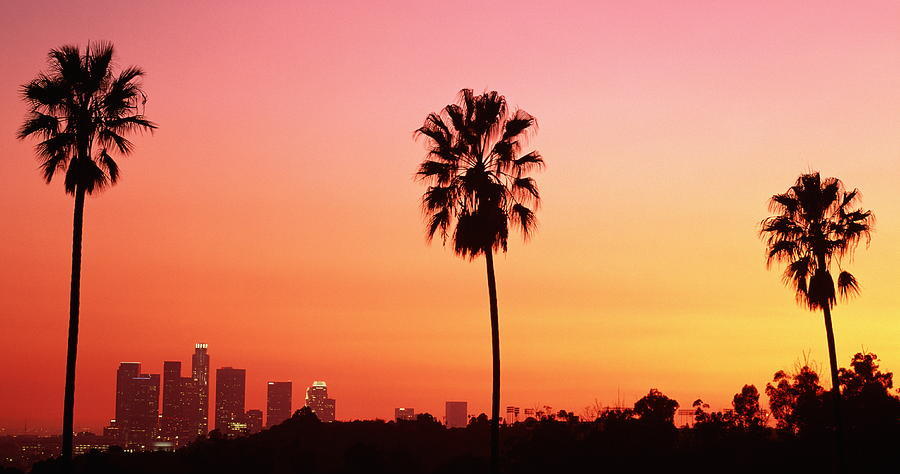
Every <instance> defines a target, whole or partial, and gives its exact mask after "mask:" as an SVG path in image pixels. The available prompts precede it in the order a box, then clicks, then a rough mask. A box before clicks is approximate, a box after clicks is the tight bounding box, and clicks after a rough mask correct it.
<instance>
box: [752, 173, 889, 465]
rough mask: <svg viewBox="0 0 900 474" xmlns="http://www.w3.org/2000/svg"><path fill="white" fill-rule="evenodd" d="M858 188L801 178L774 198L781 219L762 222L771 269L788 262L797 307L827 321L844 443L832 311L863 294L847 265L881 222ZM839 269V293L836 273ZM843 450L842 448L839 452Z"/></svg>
mask: <svg viewBox="0 0 900 474" xmlns="http://www.w3.org/2000/svg"><path fill="white" fill-rule="evenodd" d="M859 199H860V193H859V190H858V189H853V190H852V191H848V190H847V189H846V188H845V187H844V184H843V183H842V182H841V180H839V179H837V178H825V179H822V178H821V177H820V176H819V173H818V172H813V173H808V174H803V175H800V177H799V178H797V181H796V182H795V183H794V185H793V186H791V187H790V188H789V189H788V190H787V191H786V192H785V193H783V194H776V195H774V196H772V198H771V200H770V203H769V210H770V211H771V212H774V213H776V215H774V216H771V217H768V218H766V219H765V220H763V221H762V225H761V230H760V234H761V236H762V237H763V238H764V240H765V243H766V250H767V257H766V265H767V266H769V265H771V264H772V263H773V262H785V263H786V264H787V267H786V269H785V271H784V275H783V276H782V280H783V281H784V283H785V284H786V285H790V286H791V287H792V288H793V289H794V294H795V296H796V299H797V302H798V303H800V304H802V305H804V306H806V307H807V308H808V309H810V310H811V311H818V310H821V311H822V313H823V315H824V316H825V335H826V337H827V339H828V358H829V361H830V363H831V391H832V394H833V396H834V411H835V415H834V416H835V426H836V433H837V436H838V442H839V444H840V443H841V437H842V422H841V412H840V402H841V393H840V383H839V381H838V380H839V379H838V365H837V353H836V350H835V346H834V330H833V329H832V325H831V308H833V307H834V306H835V304H836V303H837V297H836V295H838V294H839V295H840V296H841V297H842V298H844V299H846V298H847V297H849V296H852V295H854V294H858V293H859V283H858V281H857V280H856V277H854V276H853V275H852V274H851V273H850V272H848V271H846V270H844V269H843V268H842V265H841V261H842V258H843V257H845V256H846V257H851V258H852V256H853V252H854V251H855V249H856V247H857V245H858V244H859V242H860V240H863V239H865V241H866V244H868V242H869V240H870V239H871V231H872V225H873V224H874V220H875V217H874V216H873V215H872V212H871V211H868V210H862V209H861V208H859V207H858V204H859ZM833 266H837V267H838V269H839V270H840V273H839V274H838V277H837V291H835V282H834V278H833V277H832V273H831V268H832V267H833ZM840 449H842V446H840V447H839V453H840Z"/></svg>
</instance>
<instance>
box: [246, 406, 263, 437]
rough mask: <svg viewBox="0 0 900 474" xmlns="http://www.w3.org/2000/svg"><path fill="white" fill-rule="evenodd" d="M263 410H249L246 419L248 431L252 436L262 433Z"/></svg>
mask: <svg viewBox="0 0 900 474" xmlns="http://www.w3.org/2000/svg"><path fill="white" fill-rule="evenodd" d="M262 416H263V415H262V410H247V413H246V415H245V416H244V418H246V420H247V431H248V432H249V433H250V434H254V433H259V432H260V431H262V423H263V420H262Z"/></svg>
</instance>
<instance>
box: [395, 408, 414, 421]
mask: <svg viewBox="0 0 900 474" xmlns="http://www.w3.org/2000/svg"><path fill="white" fill-rule="evenodd" d="M394 419H395V420H397V421H416V410H414V409H412V408H394Z"/></svg>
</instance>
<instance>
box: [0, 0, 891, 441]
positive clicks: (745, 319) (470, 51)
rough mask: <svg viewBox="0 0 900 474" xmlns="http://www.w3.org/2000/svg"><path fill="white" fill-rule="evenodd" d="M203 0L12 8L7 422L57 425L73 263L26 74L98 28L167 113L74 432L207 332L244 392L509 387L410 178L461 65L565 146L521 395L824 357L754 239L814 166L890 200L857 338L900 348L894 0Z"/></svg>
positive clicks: (520, 369)
mask: <svg viewBox="0 0 900 474" xmlns="http://www.w3.org/2000/svg"><path fill="white" fill-rule="evenodd" d="M181 3H183V2H171V3H162V2H147V3H142V4H136V3H135V2H120V1H115V2H103V3H101V2H93V3H87V4H81V3H80V2H79V3H78V4H76V2H60V3H58V4H54V3H52V2H15V3H7V4H4V5H3V6H2V7H0V58H2V62H3V64H2V67H0V153H2V158H0V216H2V220H0V235H2V243H3V245H0V262H2V265H0V361H2V362H0V381H2V382H0V427H8V428H10V429H14V430H19V429H21V427H22V426H23V425H24V423H25V422H26V421H27V422H28V425H29V427H45V428H57V427H58V426H59V420H60V417H61V416H60V415H61V411H62V387H63V378H64V377H63V375H64V366H65V341H66V325H67V315H68V285H69V271H70V264H71V263H70V255H71V225H72V222H71V221H72V215H71V214H72V199H71V197H69V196H66V195H65V194H64V193H63V189H62V184H61V183H60V182H54V183H52V184H51V185H49V186H48V185H45V184H43V182H42V181H41V179H40V176H39V173H38V171H37V169H36V167H37V164H36V161H35V159H34V158H33V152H32V146H33V142H19V141H17V140H16V139H15V131H16V128H17V127H18V125H19V124H20V122H21V120H22V118H23V117H24V114H25V112H26V108H25V104H24V103H22V102H21V101H20V98H19V95H18V89H17V88H18V86H19V85H21V84H22V83H24V82H26V81H28V80H30V79H31V78H32V77H34V75H35V74H36V73H37V72H38V71H40V70H42V69H44V68H45V67H46V53H47V51H48V50H49V49H50V48H53V47H57V46H60V45H62V44H66V43H79V44H81V45H84V44H85V42H86V41H88V40H99V39H105V40H111V41H113V42H114V43H115V45H116V48H117V51H118V55H119V56H118V62H119V65H121V66H126V65H130V64H138V65H141V66H142V67H144V68H145V69H146V70H147V77H146V80H145V87H146V90H147V91H148V93H149V102H148V103H147V111H146V113H147V115H148V116H149V117H150V118H151V119H153V120H154V121H156V122H158V123H159V125H160V128H159V130H158V132H157V133H156V134H155V135H153V136H144V137H138V138H136V139H135V141H136V143H137V152H136V153H135V154H134V156H132V157H130V158H127V159H124V160H123V161H122V162H121V164H122V167H123V177H122V180H121V182H120V184H119V185H118V186H116V187H115V188H113V189H112V190H110V191H108V192H106V193H104V194H102V195H101V196H100V197H95V198H91V199H89V200H88V202H87V207H86V217H85V231H84V233H85V245H84V269H83V283H82V285H83V286H82V288H83V292H82V319H81V323H82V325H81V338H80V345H79V361H78V392H77V399H76V417H75V420H76V427H90V428H94V429H97V428H99V427H100V426H102V424H104V423H105V422H106V421H107V420H108V419H109V418H111V417H113V414H114V403H113V401H114V396H115V393H114V392H115V387H114V385H115V370H116V367H117V365H118V363H119V362H120V361H123V360H128V361H142V362H143V363H144V366H145V370H147V371H152V372H155V373H158V372H160V371H161V369H162V362H163V360H166V359H168V360H182V361H184V363H185V364H186V365H187V366H189V365H190V354H191V352H192V350H193V344H194V343H195V342H198V341H203V342H207V343H209V347H210V349H209V351H210V355H211V363H212V367H213V370H214V369H215V368H218V367H222V366H234V367H243V368H246V369H247V374H248V375H247V376H248V379H247V381H248V388H247V401H248V403H247V408H248V409H250V408H264V407H265V382H266V381H267V380H292V381H293V382H294V384H295V385H294V386H295V390H294V400H295V402H294V404H295V405H296V406H299V405H300V404H301V403H302V402H301V399H302V397H303V388H305V386H306V385H309V384H310V383H311V382H312V381H313V380H326V381H327V382H328V385H329V388H330V392H331V395H332V396H333V397H334V398H337V414H338V418H340V419H352V418H362V417H365V418H373V417H381V418H388V417H391V416H392V414H393V408H394V407H399V406H410V407H415V408H416V410H417V411H431V412H432V413H435V414H437V415H439V416H442V415H443V402H444V401H445V400H468V401H469V406H470V412H472V413H476V414H477V413H479V412H481V411H488V409H489V401H490V398H489V397H490V344H489V342H490V339H489V317H488V305H487V288H486V283H485V275H484V262H483V260H477V261H475V262H466V261H464V260H461V259H459V258H457V257H454V256H453V255H452V254H451V252H450V251H448V250H447V249H445V248H443V247H442V246H441V245H440V243H436V244H434V245H431V246H426V244H425V241H424V237H423V224H422V218H421V216H420V214H419V207H418V200H419V197H420V195H421V193H422V191H423V187H422V186H421V185H420V184H418V183H416V182H414V181H413V179H412V178H413V173H414V171H415V169H416V165H417V163H418V162H419V161H420V160H421V159H422V157H423V154H424V152H423V147H422V144H421V143H416V142H415V141H414V140H413V137H412V131H413V130H414V129H415V128H417V127H418V126H419V125H420V124H421V122H422V120H423V119H424V117H425V115H426V114H427V113H428V112H431V111H434V110H437V109H439V108H440V107H442V106H444V105H446V104H447V103H448V102H451V101H452V100H453V99H454V98H455V95H456V93H457V91H458V90H459V89H461V88H463V87H470V88H474V89H476V90H479V91H480V90H484V89H490V90H498V91H500V92H502V93H503V94H505V95H506V96H507V98H508V99H509V101H510V103H511V104H513V105H517V106H520V107H522V108H524V109H525V110H527V111H528V112H530V113H531V114H533V115H535V116H536V117H537V118H538V121H539V125H540V128H539V133H538V134H537V135H536V137H535V138H534V140H533V141H532V145H533V148H536V149H538V150H539V151H540V152H541V153H542V154H543V155H544V156H545V158H546V160H547V164H548V167H547V169H546V170H545V172H543V173H541V174H540V175H537V176H536V177H537V179H538V182H539V184H540V185H541V187H542V192H543V196H544V204H543V207H542V208H541V210H540V213H539V219H540V224H541V226H540V230H539V233H538V234H537V235H536V237H535V238H534V239H533V241H531V242H529V243H528V244H527V245H523V243H522V242H521V239H518V238H516V239H514V240H512V242H511V245H510V250H509V253H508V254H507V255H506V256H501V257H499V258H498V259H497V277H498V286H499V296H500V318H501V338H502V345H501V347H502V359H503V399H502V404H503V405H504V406H505V405H517V406H521V407H532V406H536V405H545V404H546V405H551V406H553V407H554V408H557V409H559V408H566V409H569V410H576V411H580V410H581V409H582V408H583V407H585V406H587V405H589V404H592V403H593V401H594V399H597V400H599V401H600V402H601V403H603V404H613V403H615V402H616V398H617V396H621V398H622V399H623V400H624V401H625V402H627V403H632V402H633V401H634V400H635V399H636V398H638V397H639V396H641V395H642V394H643V393H646V391H647V390H648V389H649V388H651V387H655V388H659V389H660V390H662V391H664V392H665V393H667V394H669V395H670V396H672V397H674V398H676V399H677V400H678V401H679V402H681V404H682V406H689V405H690V403H691V402H692V401H693V400H694V399H696V398H698V397H702V398H703V399H704V400H709V401H710V402H712V403H713V405H714V406H717V407H721V406H723V405H726V404H727V403H729V402H730V399H731V396H732V395H733V394H734V393H735V392H737V391H739V389H740V388H741V386H742V385H743V384H744V383H753V384H756V385H757V386H758V387H760V388H762V387H763V386H764V385H765V383H766V382H767V381H769V380H771V377H772V374H773V373H774V372H775V371H776V370H778V369H782V368H789V367H791V366H792V365H793V364H794V363H795V361H797V360H798V359H801V358H802V357H803V355H804V353H807V354H808V357H809V358H811V359H812V360H813V361H816V362H817V363H819V364H820V365H822V366H825V365H826V364H827V355H826V348H825V337H824V328H823V324H822V318H821V316H820V315H819V314H815V313H810V312H807V311H805V310H803V309H801V308H800V307H798V306H797V305H796V304H795V303H794V300H793V296H792V295H791V293H790V291H789V290H788V289H786V288H784V287H783V286H782V285H781V283H780V270H773V271H767V270H766V268H765V265H764V258H763V246H762V244H761V242H760V241H759V239H758V237H757V235H756V232H757V229H758V227H757V225H758V223H759V221H760V220H761V219H762V218H764V217H765V216H766V215H767V210H766V199H767V197H768V196H770V195H772V194H774V193H777V192H783V191H784V190H785V189H787V187H788V186H789V185H790V184H791V183H792V181H793V180H794V179H795V177H796V176H797V175H798V174H799V173H801V172H804V171H808V170H821V171H822V173H823V174H825V175H828V176H838V177H840V178H842V179H843V180H844V181H845V182H846V183H847V185H849V186H851V187H860V188H861V190H862V191H863V204H864V205H865V206H866V207H870V208H872V209H873V210H874V211H875V213H876V216H877V218H878V222H877V223H878V226H877V233H876V234H875V236H874V239H873V241H872V244H871V247H870V248H869V249H868V250H866V249H862V250H861V251H860V252H859V253H858V254H857V258H856V260H855V261H854V262H853V263H852V264H851V265H850V268H851V270H852V271H853V272H854V273H855V274H856V276H857V277H858V278H859V279H860V281H861V283H862V287H863V293H862V296H861V297H860V298H858V299H856V300H854V301H852V302H851V303H850V304H847V305H841V306H839V307H838V308H837V309H836V310H835V328H836V334H837V348H838V353H839V359H840V361H841V363H842V364H846V363H847V361H848V360H849V358H850V356H851V355H852V354H853V353H854V352H856V351H859V350H862V349H868V350H871V351H874V352H876V353H877V354H878V355H879V356H881V358H882V361H883V365H884V366H886V367H887V368H888V369H892V370H894V371H900V319H898V316H900V311H898V308H900V291H898V287H900V273H898V271H897V264H898V257H900V186H898V178H900V165H898V158H900V156H898V155H900V146H898V145H900V140H898V138H900V80H898V79H900V4H898V3H897V2H894V1H884V2H858V3H854V4H853V8H852V9H851V8H847V5H848V4H847V2H824V1H823V2H771V3H769V4H766V3H767V2H747V5H746V6H743V7H741V6H736V4H737V2H713V1H710V2H636V1H632V2H616V3H615V4H614V3H613V2H608V3H602V2H584V3H565V2H563V3H560V2H521V1H517V2H509V3H508V4H503V3H502V2H490V3H485V2H471V3H463V4H451V3H453V2H423V1H417V2H409V3H400V2H373V1H366V2H358V3H346V2H308V3H307V4H305V5H303V4H300V2H282V3H281V4H279V3H277V2H256V3H261V5H252V6H251V5H245V4H242V3H229V2H215V3H212V2H210V3H209V4H208V5H207V4H204V3H201V2H197V3H196V4H194V5H191V6H184V5H181ZM247 3H249V2H247ZM826 384H827V382H826ZM617 394H620V395H617Z"/></svg>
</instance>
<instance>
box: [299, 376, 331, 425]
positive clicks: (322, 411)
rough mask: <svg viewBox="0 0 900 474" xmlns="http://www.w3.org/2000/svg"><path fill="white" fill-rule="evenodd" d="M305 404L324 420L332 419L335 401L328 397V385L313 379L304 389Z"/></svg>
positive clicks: (329, 420)
mask: <svg viewBox="0 0 900 474" xmlns="http://www.w3.org/2000/svg"><path fill="white" fill-rule="evenodd" d="M306 406H308V407H309V408H310V410H312V412H313V413H315V414H316V416H317V417H318V418H319V420H321V421H324V422H332V421H334V415H335V401H334V399H333V398H328V385H326V384H325V382H322V381H318V380H317V381H315V382H313V383H312V385H310V386H309V388H307V389H306Z"/></svg>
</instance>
